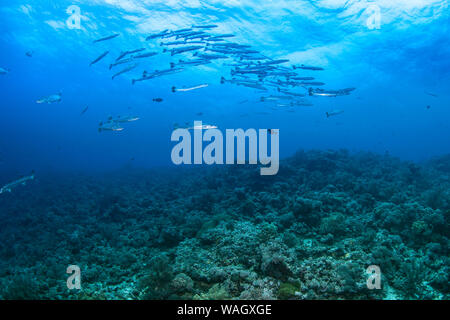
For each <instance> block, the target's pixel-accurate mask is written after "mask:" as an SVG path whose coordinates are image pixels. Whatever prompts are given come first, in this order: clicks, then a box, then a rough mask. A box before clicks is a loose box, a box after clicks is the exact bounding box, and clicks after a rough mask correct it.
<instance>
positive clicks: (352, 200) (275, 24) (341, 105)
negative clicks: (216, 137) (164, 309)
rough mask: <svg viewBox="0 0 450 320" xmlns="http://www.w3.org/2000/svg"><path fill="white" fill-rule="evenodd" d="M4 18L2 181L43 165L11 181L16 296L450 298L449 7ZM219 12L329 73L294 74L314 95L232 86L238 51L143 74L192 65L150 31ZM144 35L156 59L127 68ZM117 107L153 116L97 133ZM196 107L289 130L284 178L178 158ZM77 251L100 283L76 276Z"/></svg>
mask: <svg viewBox="0 0 450 320" xmlns="http://www.w3.org/2000/svg"><path fill="white" fill-rule="evenodd" d="M73 5H74V6H77V7H78V8H79V9H80V16H79V18H80V25H79V28H76V29H73V28H69V27H68V25H67V23H66V22H67V20H68V19H69V21H71V20H70V19H71V17H70V14H68V13H67V9H68V8H69V7H70V6H73ZM72 18H73V17H72ZM0 21H1V23H0V68H2V69H0V111H1V116H0V188H1V187H2V186H4V185H5V184H7V183H10V182H12V181H17V179H19V178H20V177H21V176H23V175H29V174H30V172H32V171H33V170H34V172H35V178H36V179H35V180H33V181H31V180H29V181H26V184H25V185H22V184H20V185H14V186H13V187H11V193H9V192H7V191H9V190H7V189H8V188H4V189H0V190H2V192H0V216H1V219H0V221H1V228H0V229H1V230H0V242H1V243H2V244H3V245H2V246H1V247H0V288H1V290H0V299H3V298H5V299H34V298H44V299H65V298H71V299H72V298H73V299H104V298H107V299H136V298H139V299H140V298H143V299H174V298H175V299H180V298H182V299H231V298H239V299H275V298H276V299H336V298H339V299H341V298H344V299H367V298H371V299H372V298H374V299H402V298H407V299H409V298H412V299H448V296H449V289H448V252H447V250H446V248H447V246H448V217H449V214H450V191H449V190H450V183H449V181H448V177H449V172H450V164H449V157H448V156H446V155H448V154H450V122H449V119H450V91H449V88H450V59H449V56H450V28H449V26H450V8H449V2H448V1H439V0H397V1H390V0H380V1H352V0H346V1H344V0H319V1H312V0H273V1H261V0H71V1H66V0H58V1H50V0H45V1H44V0H31V1H26V3H24V4H22V3H19V2H18V1H15V0H2V1H1V3H0ZM210 24H215V25H217V26H218V27H217V28H215V29H212V30H205V32H208V33H211V34H213V35H214V34H234V35H235V37H234V38H231V39H227V42H233V43H238V44H241V45H249V46H251V49H252V50H257V51H259V52H260V53H261V54H263V55H264V56H266V57H269V58H271V59H288V60H289V62H287V63H283V64H281V65H280V66H282V67H285V68H288V69H289V71H290V72H292V71H295V72H297V73H298V75H299V76H302V77H315V80H314V81H320V82H324V83H325V85H324V86H323V87H310V86H305V88H303V87H297V88H288V90H290V91H294V92H297V93H303V94H306V97H305V98H304V99H305V100H306V101H308V102H309V103H311V104H312V106H294V107H285V106H277V104H283V103H284V102H283V101H280V102H278V103H277V102H261V97H263V96H266V97H267V96H269V95H280V93H279V92H277V91H276V89H275V88H273V87H267V88H268V89H269V91H268V92H260V91H259V90H256V89H252V88H248V87H243V86H236V85H234V84H230V83H225V84H221V81H220V80H221V77H225V78H226V79H231V78H232V76H231V75H230V72H231V69H232V68H231V67H229V66H224V64H229V63H233V62H238V61H239V58H238V57H237V56H234V57H231V58H230V59H228V60H216V61H213V62H212V63H211V64H208V65H204V66H197V67H190V66H188V67H186V68H185V70H184V71H183V72H181V73H177V74H173V75H166V76H162V77H156V78H154V79H151V80H147V81H142V82H137V83H135V84H134V85H133V84H132V79H137V78H140V77H141V76H142V73H143V71H144V70H146V71H148V72H149V73H150V72H153V71H155V70H164V69H168V68H169V67H170V62H178V60H179V59H183V60H189V59H192V53H184V54H180V55H175V56H173V57H172V56H171V55H170V54H168V53H163V46H160V43H161V41H162V42H168V41H174V40H175V39H174V38H171V39H163V40H161V39H158V38H157V39H153V40H149V41H146V37H147V36H149V35H151V34H155V33H159V32H161V31H163V30H165V29H169V30H178V29H183V28H190V27H191V26H192V25H210ZM112 34H119V36H118V37H116V38H113V39H110V40H107V41H102V42H97V43H93V41H94V40H96V39H100V38H102V37H106V36H109V35H112ZM138 48H146V49H147V50H146V51H148V52H150V51H157V52H158V54H157V55H156V56H154V57H149V58H144V59H140V61H139V65H138V66H137V67H136V68H135V69H134V70H132V71H130V72H128V73H125V74H123V75H120V76H118V77H117V78H115V79H114V80H112V79H111V77H112V75H113V74H114V73H115V72H117V71H119V70H122V69H123V68H124V67H125V66H127V65H128V64H123V65H120V66H117V67H115V68H113V70H109V64H111V63H113V62H114V60H115V59H116V58H117V57H118V56H119V54H120V53H121V52H122V51H125V50H133V49H138ZM107 50H108V51H109V54H108V55H107V56H106V57H105V58H104V59H102V60H101V61H99V62H98V63H96V64H94V65H92V66H90V63H91V62H92V61H93V60H94V59H96V58H97V57H99V56H100V55H101V54H102V53H103V52H105V51H107ZM27 53H32V54H27ZM30 55H31V57H30ZM300 64H305V65H309V66H316V67H320V68H323V70H322V71H311V70H304V71H303V70H298V69H296V70H294V69H293V68H292V65H300ZM2 70H7V71H8V72H7V73H6V74H1V71H2ZM252 79H257V78H256V77H254V76H253V77H252ZM268 80H273V81H276V80H282V81H286V80H287V79H286V78H285V77H282V76H281V77H278V78H273V79H267V78H266V79H265V81H268ZM200 84H208V85H209V86H208V87H206V88H201V89H198V90H194V91H189V92H176V93H173V92H172V90H171V88H172V87H173V86H176V87H177V88H182V87H193V86H197V85H200ZM309 88H313V90H315V88H322V89H324V90H339V89H344V88H355V90H354V91H352V92H351V93H350V94H349V95H345V96H339V97H315V96H309V95H308V89H309ZM56 93H61V94H62V101H61V102H59V103H52V104H38V103H37V102H36V101H37V100H38V99H41V98H43V97H46V96H49V95H52V94H56ZM155 98H161V99H163V101H162V102H155V101H154V100H153V99H155ZM86 107H88V108H87V111H86V112H85V113H82V112H83V110H86ZM336 110H341V111H343V113H340V114H338V115H335V116H331V117H327V112H332V111H336ZM118 116H121V117H125V116H137V117H139V120H138V121H134V122H130V123H125V124H123V128H124V130H123V131H120V132H110V131H104V132H99V130H98V129H99V123H100V122H101V121H102V122H103V123H105V121H107V119H108V118H109V117H114V118H116V117H118ZM196 120H201V121H203V124H208V125H214V126H217V127H218V128H219V129H220V130H222V132H225V129H238V128H243V129H250V128H254V129H269V128H270V129H279V130H280V131H279V143H280V157H281V158H282V160H281V162H280V173H279V174H278V176H275V177H261V176H260V175H259V174H258V173H257V172H256V170H255V168H254V167H251V168H248V167H245V168H242V167H238V166H220V168H218V167H219V166H216V167H215V166H212V167H209V168H207V169H206V170H205V171H203V167H202V168H198V167H195V168H194V169H193V170H186V171H183V170H184V169H185V167H184V166H182V169H181V170H180V169H179V168H176V167H175V166H174V165H173V163H172V161H171V151H172V148H173V147H174V145H175V143H174V142H171V140H170V137H171V134H172V132H173V130H174V128H175V127H176V126H177V125H179V126H181V127H191V126H193V123H194V121H196ZM330 149H331V150H335V151H328V150H330ZM341 149H345V150H348V151H349V152H348V151H341ZM299 150H306V151H305V152H303V151H301V152H298V151H299ZM316 150H317V151H316ZM365 151H368V152H369V153H365ZM396 158H399V159H400V160H398V159H396ZM429 159H435V160H433V161H430V162H427V160H429ZM186 167H187V166H186ZM192 167H194V166H191V167H189V169H192ZM160 168H163V169H160ZM197 169H199V170H198V171H196V170H197ZM21 181H23V180H19V182H21ZM368 264H375V265H379V266H380V267H381V270H382V272H383V277H382V279H383V290H382V291H367V290H368V289H367V288H366V287H365V283H366V278H365V275H366V274H365V270H366V268H367V266H368ZM68 265H79V266H80V267H81V270H82V274H83V278H82V279H83V288H84V290H81V291H76V290H75V291H71V290H69V289H68V288H67V287H66V282H65V281H66V278H67V274H66V273H65V271H66V268H67V266H68ZM44 269H45V272H43V271H42V270H44ZM361 274H363V275H362V276H361ZM230 275H234V276H233V277H229V276H230ZM236 275H237V278H236ZM316 276H317V277H316ZM227 277H228V278H227ZM316 278H317V279H316ZM236 279H237V280H236ZM316 280H317V281H316ZM299 292H300V293H299Z"/></svg>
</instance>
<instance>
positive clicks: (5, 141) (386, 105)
mask: <svg viewBox="0 0 450 320" xmlns="http://www.w3.org/2000/svg"><path fill="white" fill-rule="evenodd" d="M72 4H75V5H77V6H79V7H80V9H81V15H82V18H81V29H80V30H76V29H73V30H71V29H69V28H68V27H67V26H66V20H67V19H68V18H69V15H68V14H67V13H66V9H67V8H68V7H69V6H70V5H72ZM373 4H376V5H378V6H379V7H380V10H381V24H380V29H369V28H368V27H367V23H366V20H367V19H368V12H367V11H366V10H367V7H368V6H369V5H373ZM0 18H1V21H2V23H1V25H0V47H1V48H2V49H1V50H0V67H3V68H8V69H10V70H11V72H10V73H9V74H7V75H3V76H0V88H1V91H0V94H1V110H2V117H1V118H0V136H1V140H0V150H1V160H2V163H1V169H0V170H1V172H2V175H4V174H7V173H11V172H15V173H19V172H28V171H30V170H31V169H34V170H36V171H42V170H56V171H58V170H65V171H91V170H92V171H96V170H104V169H114V168H118V167H121V166H124V165H127V163H128V162H129V160H130V159H131V158H134V159H135V160H134V165H136V166H143V167H151V166H155V165H158V166H160V165H169V164H170V163H171V162H170V150H171V147H172V146H173V144H172V143H171V142H170V134H171V131H172V129H173V124H174V123H185V122H191V123H192V122H193V121H194V120H203V121H204V122H205V123H211V124H214V125H217V126H218V127H219V128H244V129H246V128H256V129H258V128H279V129H280V131H281V135H280V152H281V157H286V156H288V155H290V154H292V153H293V152H294V151H296V150H297V149H299V148H304V149H311V148H313V149H327V148H333V149H335V148H347V149H350V150H371V151H375V152H379V153H384V152H389V153H390V154H393V155H396V156H399V157H401V158H404V159H411V160H423V159H427V158H429V157H431V156H435V155H441V154H445V153H448V152H449V151H450V143H449V142H450V138H449V137H450V125H449V121H448V119H449V117H450V109H449V102H450V100H449V99H450V97H449V93H448V88H449V83H450V61H449V59H448V56H449V53H450V36H449V11H448V2H447V1H419V0H416V1H397V2H395V3H393V2H390V1H337V0H336V1H332V0H329V1H265V2H264V3H260V2H259V1H225V2H223V1H169V2H167V1H138V0H126V1H125V0H124V1H57V2H56V1H28V2H27V4H18V3H17V2H16V1H10V0H4V1H2V4H1V7H0ZM212 23H214V24H218V25H219V28H217V29H215V30H213V31H212V33H218V34H220V33H233V34H235V35H236V37H235V38H233V39H231V40H230V41H233V42H237V43H240V44H248V45H251V46H252V47H253V48H254V49H256V50H259V51H261V52H262V53H263V54H264V55H266V56H269V57H271V58H274V59H275V58H287V59H290V62H289V63H287V64H284V66H290V65H291V64H300V63H304V64H309V65H318V66H321V67H323V68H325V70H324V71H319V72H314V71H311V72H304V73H302V75H305V76H309V75H312V76H317V80H318V81H323V82H326V86H325V88H326V89H340V88H346V87H355V88H357V89H356V91H354V92H353V93H352V94H351V95H350V96H346V97H337V98H315V97H313V98H312V99H309V100H310V101H311V102H312V103H313V104H314V107H304V108H302V107H298V108H297V109H296V111H295V113H289V112H286V111H284V110H283V109H282V108H279V109H280V110H277V111H274V110H271V108H270V106H269V105H267V104H262V103H259V102H258V100H259V98H260V96H261V95H262V94H261V93H257V92H255V91H256V90H254V89H250V88H245V87H237V86H233V85H231V84H225V85H221V84H220V77H221V76H222V75H223V76H225V77H226V78H227V79H228V78H230V75H229V73H230V69H231V68H230V67H223V66H221V64H222V63H223V62H221V61H220V60H218V62H217V63H214V64H210V65H208V66H204V67H189V68H187V69H186V71H185V72H183V73H180V74H175V75H171V76H167V77H162V78H157V79H155V80H151V81H146V82H142V83H137V84H136V85H134V86H132V85H131V79H132V78H136V77H137V76H138V75H140V74H141V72H142V70H144V69H147V70H155V69H159V70H161V69H165V68H167V67H168V63H169V62H170V61H172V60H171V58H170V55H168V54H164V55H163V54H160V55H158V56H156V57H152V58H147V59H143V61H141V63H140V65H139V67H138V68H136V69H135V70H133V71H131V72H130V73H128V74H125V75H123V76H120V77H118V78H116V79H115V80H114V81H111V75H112V73H111V72H110V71H109V70H108V64H109V63H110V62H111V61H112V60H114V59H115V58H116V57H117V56H118V54H119V53H120V51H122V50H129V49H134V48H140V47H146V48H149V49H151V50H159V51H162V49H161V47H159V46H158V44H159V40H158V39H156V40H151V41H145V37H146V36H147V35H149V34H151V33H155V32H159V31H162V30H164V29H173V30H175V29H180V28H185V27H190V26H191V25H193V24H212ZM114 32H117V33H120V37H118V38H115V39H112V40H109V41H104V42H100V43H97V44H93V43H92V40H94V39H97V38H100V37H103V36H107V35H110V34H112V33H114ZM163 41H164V40H163ZM167 41H169V40H167ZM105 50H110V51H111V53H110V54H109V55H108V56H107V57H106V58H105V59H104V60H102V61H100V62H99V63H98V64H96V65H94V66H92V67H89V63H90V62H91V61H92V60H94V59H95V58H96V57H97V56H99V55H100V54H101V53H103V52H104V51H105ZM27 51H34V54H33V57H32V58H30V57H27V56H26V55H25V52H27ZM183 56H184V58H185V59H186V58H188V57H189V56H190V54H187V55H180V56H175V61H177V60H178V59H180V58H183ZM230 62H231V60H227V61H226V63H230ZM119 68H121V67H116V68H115V69H114V70H119ZM200 83H209V84H210V87H208V88H206V89H202V90H198V91H194V92H189V93H177V94H173V93H171V91H170V88H171V87H172V86H173V85H176V86H179V87H181V86H185V85H186V86H190V85H196V84H200ZM58 91H62V93H63V100H62V102H61V103H59V104H53V105H38V104H36V103H35V101H36V100H37V99H38V98H40V97H42V96H47V95H50V94H53V93H57V92H58ZM300 91H301V90H300ZM426 92H429V93H433V94H435V95H437V97H434V96H431V95H428V94H426ZM156 97H161V98H163V99H164V102H163V103H159V104H158V103H154V102H152V99H153V98H156ZM243 100H249V102H247V103H244V104H239V102H241V101H243ZM428 105H429V106H430V107H431V108H430V109H427V108H426V106H428ZM85 106H89V110H88V111H87V112H86V114H84V115H83V116H80V112H81V111H82V110H83V109H84V107H85ZM129 108H131V109H129ZM333 109H342V110H344V111H345V113H344V114H342V115H340V116H336V117H334V118H330V119H327V118H326V116H325V112H327V111H330V110H333ZM198 112H202V113H203V114H204V115H203V116H202V117H199V116H196V113H198ZM260 112H267V113H269V114H268V115H267V114H260ZM128 114H133V115H138V116H139V117H140V118H141V120H140V121H138V122H136V123H133V124H131V125H129V126H128V127H127V128H126V130H125V131H124V132H121V133H120V134H115V133H109V132H107V133H105V134H98V132H97V127H98V122H99V121H100V120H104V119H106V118H107V117H108V116H109V115H113V116H117V115H128Z"/></svg>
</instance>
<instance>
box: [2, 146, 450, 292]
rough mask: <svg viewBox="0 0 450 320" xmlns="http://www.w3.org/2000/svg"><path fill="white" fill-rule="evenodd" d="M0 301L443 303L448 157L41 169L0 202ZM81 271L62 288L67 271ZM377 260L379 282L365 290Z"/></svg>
mask: <svg viewBox="0 0 450 320" xmlns="http://www.w3.org/2000/svg"><path fill="white" fill-rule="evenodd" d="M0 208H2V209H1V211H0V219H1V221H2V223H1V225H0V230H1V231H0V242H1V243H2V246H1V247H0V298H2V299H448V298H449V293H450V292H449V267H448V266H449V256H448V248H449V239H448V236H449V224H448V218H449V216H450V157H442V158H436V159H433V160H431V161H429V162H427V163H423V164H415V163H410V162H404V161H401V160H399V159H396V158H393V157H390V156H388V155H376V154H371V153H355V154H352V153H350V152H348V151H345V150H339V151H300V152H298V153H297V154H295V155H294V156H293V157H291V158H288V159H285V160H282V161H281V164H280V171H279V174H278V175H277V176H260V175H259V172H258V169H257V168H256V167H254V166H225V167H220V168H218V167H194V168H176V169H167V170H138V169H130V168H127V169H126V170H125V169H124V170H123V171H120V172H115V173H110V174H103V175H100V174H98V175H95V176H81V175H73V176H69V175H65V176H63V177H62V176H61V175H54V176H52V175H47V176H43V177H41V178H40V179H39V183H35V184H33V185H30V186H28V187H27V188H21V189H20V190H17V192H15V193H11V194H2V196H1V197H0ZM69 265H78V266H79V267H80V269H81V286H82V288H81V289H79V290H78V289H73V290H69V289H68V288H67V286H66V280H67V277H68V276H69V275H68V274H66V268H67V266H69ZM370 265H377V266H379V267H380V269H381V272H382V276H381V286H382V288H381V289H380V290H376V289H375V290H369V289H368V288H367V285H366V281H367V279H368V274H367V273H366V269H367V267H368V266H370Z"/></svg>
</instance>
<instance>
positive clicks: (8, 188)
mask: <svg viewBox="0 0 450 320" xmlns="http://www.w3.org/2000/svg"><path fill="white" fill-rule="evenodd" d="M34 178H35V176H34V171H32V172H31V175H29V176H26V177H23V178H20V179H18V180H16V181H13V182H11V183H8V184H6V185H4V186H3V187H2V188H1V189H0V194H2V193H4V192H11V191H12V190H13V189H14V188H16V187H18V186H21V185H23V186H24V185H26V184H27V182H28V181H30V180H34Z"/></svg>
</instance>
